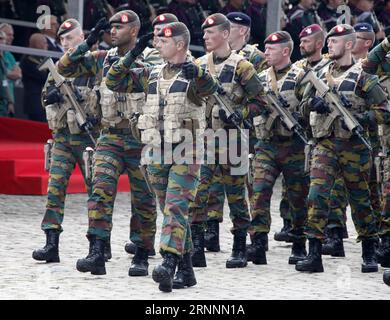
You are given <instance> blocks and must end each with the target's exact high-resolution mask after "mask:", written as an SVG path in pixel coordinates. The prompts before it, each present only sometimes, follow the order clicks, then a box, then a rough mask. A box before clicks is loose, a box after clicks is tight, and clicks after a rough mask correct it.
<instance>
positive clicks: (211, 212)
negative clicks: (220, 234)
mask: <svg viewBox="0 0 390 320" xmlns="http://www.w3.org/2000/svg"><path fill="white" fill-rule="evenodd" d="M224 204H225V188H224V185H223V181H222V173H221V170H219V169H217V171H216V173H215V175H214V177H213V178H212V180H211V184H210V189H209V200H208V202H207V209H206V210H207V219H208V220H209V221H210V220H218V222H222V221H223V206H224Z"/></svg>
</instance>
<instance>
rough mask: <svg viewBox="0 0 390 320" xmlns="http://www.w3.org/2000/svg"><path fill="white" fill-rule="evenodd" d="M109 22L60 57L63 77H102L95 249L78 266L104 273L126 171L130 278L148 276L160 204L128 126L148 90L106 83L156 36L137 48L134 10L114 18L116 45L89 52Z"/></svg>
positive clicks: (91, 207)
mask: <svg viewBox="0 0 390 320" xmlns="http://www.w3.org/2000/svg"><path fill="white" fill-rule="evenodd" d="M106 23H107V22H104V20H100V21H99V22H98V24H97V25H96V27H95V28H94V29H93V30H92V31H91V34H90V35H89V37H88V39H87V40H86V41H85V42H83V43H81V44H80V45H79V46H78V47H77V48H76V49H75V50H72V51H68V52H67V53H66V54H65V55H64V56H63V57H62V58H61V60H60V63H59V67H58V68H59V71H60V73H61V74H62V75H64V76H78V75H94V76H97V77H100V78H101V79H102V82H101V85H100V96H101V99H100V104H101V107H102V120H101V123H102V126H103V129H102V131H101V134H100V137H99V139H98V141H97V146H96V151H95V154H94V165H93V172H94V175H93V190H92V195H91V197H90V198H89V200H88V217H89V229H88V232H87V238H88V240H89V241H90V244H91V246H92V253H91V254H90V255H88V256H87V257H86V258H85V259H79V260H78V261H77V265H76V267H77V270H79V271H80V272H91V273H92V274H105V273H106V270H105V262H104V259H102V248H103V247H104V245H105V243H106V242H107V240H108V238H109V236H110V233H111V229H112V212H113V208H114V202H115V197H116V192H117V184H118V179H119V176H120V175H121V174H122V173H124V172H126V173H127V174H128V176H129V182H130V188H131V220H130V240H131V241H132V242H133V243H135V244H136V245H137V250H136V254H135V256H134V257H133V260H132V263H131V266H130V269H129V276H146V275H147V274H148V251H149V250H152V247H153V243H154V235H155V225H156V203H155V199H154V196H153V194H152V193H151V192H150V191H149V190H148V188H147V184H146V182H145V180H144V179H143V176H142V173H141V171H140V169H139V163H140V158H141V150H142V145H141V144H140V142H138V140H137V139H136V138H135V137H134V135H133V133H132V130H131V126H130V124H131V119H132V117H133V116H135V115H136V114H137V113H140V112H141V106H142V105H143V104H144V102H145V93H144V91H143V88H142V87H134V88H133V90H132V92H131V93H128V94H122V93H114V92H112V91H111V90H109V89H108V88H107V86H106V73H107V71H108V69H109V67H110V65H111V64H112V63H113V62H114V61H116V60H118V59H119V57H120V56H124V55H125V54H126V53H127V52H128V51H130V50H131V51H132V52H136V55H137V56H138V55H139V54H140V53H141V52H142V51H143V50H144V49H145V47H146V45H147V43H148V41H149V40H150V39H151V37H152V35H151V34H148V35H146V36H143V37H141V38H140V39H139V41H138V43H137V45H136V46H134V45H135V41H136V38H137V34H138V31H139V28H140V21H139V18H138V16H137V15H136V14H135V13H134V12H133V11H131V10H125V11H120V12H118V13H116V14H115V15H114V16H112V17H111V19H110V24H111V38H112V41H113V45H114V46H115V48H113V49H111V50H109V51H96V52H92V53H88V50H89V47H90V46H91V45H92V44H93V43H94V42H95V41H96V40H95V39H96V38H97V37H98V34H99V31H100V29H101V28H102V25H104V24H106ZM134 54H135V53H134ZM136 66H143V64H141V63H140V62H134V67H136Z"/></svg>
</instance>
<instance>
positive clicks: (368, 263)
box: [362, 238, 378, 273]
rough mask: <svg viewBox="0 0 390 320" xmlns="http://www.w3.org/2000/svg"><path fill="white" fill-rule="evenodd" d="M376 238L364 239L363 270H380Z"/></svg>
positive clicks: (365, 271) (364, 271)
mask: <svg viewBox="0 0 390 320" xmlns="http://www.w3.org/2000/svg"><path fill="white" fill-rule="evenodd" d="M375 242H376V239H375V238H368V239H364V240H362V258H363V263H362V272H363V273H368V272H378V263H377V261H376V257H375Z"/></svg>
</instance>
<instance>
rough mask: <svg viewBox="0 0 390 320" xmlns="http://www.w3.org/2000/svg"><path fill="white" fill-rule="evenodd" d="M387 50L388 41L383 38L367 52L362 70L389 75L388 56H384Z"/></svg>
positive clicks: (389, 47)
mask: <svg viewBox="0 0 390 320" xmlns="http://www.w3.org/2000/svg"><path fill="white" fill-rule="evenodd" d="M389 51H390V42H389V40H388V39H385V40H383V41H382V42H381V43H380V44H378V45H377V46H376V47H375V48H374V49H372V50H371V51H370V52H369V54H368V56H367V58H365V59H363V61H362V67H363V70H364V71H365V72H367V73H369V74H376V75H378V76H383V75H389V74H390V58H386V56H387V54H388V53H389Z"/></svg>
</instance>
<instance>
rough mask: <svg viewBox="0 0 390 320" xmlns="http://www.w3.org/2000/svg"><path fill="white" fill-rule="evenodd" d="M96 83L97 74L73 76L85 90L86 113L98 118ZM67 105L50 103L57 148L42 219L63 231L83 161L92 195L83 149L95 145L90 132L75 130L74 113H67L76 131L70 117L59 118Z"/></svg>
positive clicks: (45, 226) (48, 112)
mask: <svg viewBox="0 0 390 320" xmlns="http://www.w3.org/2000/svg"><path fill="white" fill-rule="evenodd" d="M94 84H95V78H94V77H83V76H81V77H77V78H75V79H73V80H72V85H74V86H75V87H77V88H78V89H79V90H80V92H81V93H82V97H83V99H84V101H86V103H84V104H82V107H83V108H84V109H85V111H86V113H87V114H88V115H90V116H92V117H94V118H95V119H96V120H99V118H100V110H99V106H98V104H97V96H96V92H95V91H94V90H93V88H94ZM53 86H54V84H53V80H52V79H51V77H50V75H49V79H48V81H47V82H46V85H45V87H44V88H43V93H42V94H43V98H45V97H46V96H47V93H48V92H50V89H51V87H53ZM64 107H66V106H65V105H64V103H57V104H55V105H47V106H46V116H47V119H48V122H49V127H50V128H51V129H52V130H53V142H54V144H53V148H52V150H51V157H52V158H51V163H50V171H49V183H48V188H47V203H46V212H45V215H44V217H43V220H42V225H41V227H42V230H50V229H56V230H60V231H62V221H63V219H64V205H65V197H66V188H67V186H68V183H69V178H70V176H71V174H72V172H73V170H74V168H75V166H76V164H78V165H79V167H80V169H81V172H82V174H83V176H84V181H85V184H86V188H87V192H88V196H91V181H90V180H89V179H86V177H85V166H84V161H83V152H84V151H85V149H86V148H87V147H92V148H93V147H94V144H93V142H92V140H91V138H90V136H89V135H88V134H87V133H86V132H81V131H80V130H77V129H76V131H73V128H74V127H75V126H76V127H77V124H76V123H75V122H74V121H75V119H74V118H73V119H72V118H71V116H70V117H69V116H66V115H65V117H64V118H68V119H70V120H73V123H71V126H72V131H73V132H71V131H70V129H69V125H68V123H67V121H66V119H62V121H56V118H55V117H56V113H57V112H58V111H59V109H60V108H64ZM77 131H79V132H78V133H77ZM93 136H94V137H95V139H96V138H97V136H98V128H95V131H94V132H93Z"/></svg>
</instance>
